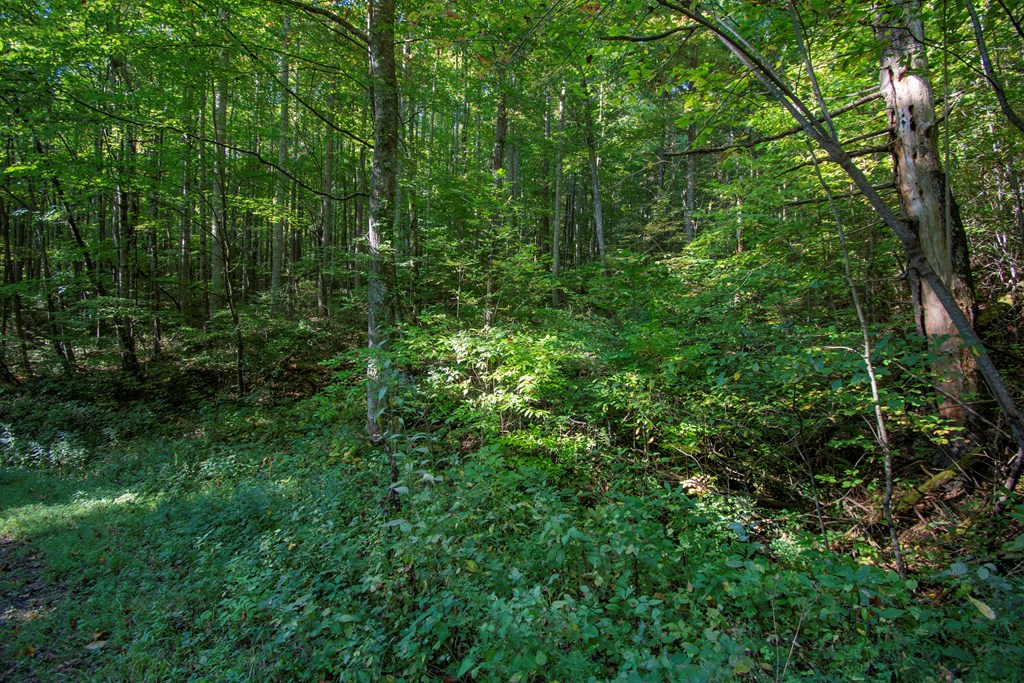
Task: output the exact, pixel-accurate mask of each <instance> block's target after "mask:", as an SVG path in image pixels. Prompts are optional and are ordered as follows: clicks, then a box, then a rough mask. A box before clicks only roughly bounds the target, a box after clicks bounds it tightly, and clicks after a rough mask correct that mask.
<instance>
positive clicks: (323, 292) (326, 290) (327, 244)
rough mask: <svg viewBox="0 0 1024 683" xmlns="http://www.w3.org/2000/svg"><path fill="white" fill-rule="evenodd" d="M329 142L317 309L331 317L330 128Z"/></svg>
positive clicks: (330, 105) (331, 103)
mask: <svg viewBox="0 0 1024 683" xmlns="http://www.w3.org/2000/svg"><path fill="white" fill-rule="evenodd" d="M327 109H328V111H329V112H333V110H334V93H333V92H332V93H331V94H330V95H329V96H328V98H327ZM324 133H325V135H326V136H327V140H326V142H325V143H324V177H323V183H322V184H323V192H324V195H323V197H322V201H321V205H320V218H321V226H320V244H319V249H318V253H317V269H316V275H317V282H316V298H317V308H319V309H320V314H321V315H323V316H325V317H326V316H329V315H330V313H331V309H330V306H329V305H328V302H329V300H330V290H331V276H330V273H329V272H328V271H329V270H330V268H331V263H330V259H331V253H332V250H333V248H334V200H332V199H331V197H330V195H332V194H334V131H332V130H331V128H330V127H329V126H328V127H326V128H325V131H324Z"/></svg>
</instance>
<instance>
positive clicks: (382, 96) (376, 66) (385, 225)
mask: <svg viewBox="0 0 1024 683" xmlns="http://www.w3.org/2000/svg"><path fill="white" fill-rule="evenodd" d="M368 14H369V21H368V27H369V36H370V79H371V82H372V85H373V133H374V134H373V145H374V146H373V162H372V166H371V172H370V202H369V204H370V206H369V221H368V229H367V246H368V251H369V257H370V264H369V265H370V267H369V273H368V278H367V280H368V282H367V284H368V292H367V333H368V340H367V344H368V346H369V349H370V358H369V361H368V363H367V369H366V378H367V385H366V399H367V400H366V431H367V432H368V434H369V436H370V438H371V440H373V441H379V440H380V439H381V438H382V437H383V433H382V429H381V419H380V418H381V416H382V415H383V412H384V411H385V410H386V408H387V401H388V398H387V391H388V388H389V387H388V384H389V383H388V381H387V375H388V374H389V371H388V370H387V369H386V368H385V367H384V362H383V360H384V359H383V358H382V355H383V354H382V353H381V352H382V351H384V352H385V353H386V351H387V349H386V345H387V342H388V327H389V325H390V320H389V311H390V305H389V301H388V299H389V296H390V292H389V291H388V290H389V288H388V283H387V281H386V279H385V277H386V274H387V273H388V272H389V271H390V268H388V265H387V258H388V254H387V252H386V250H385V249H384V237H385V236H386V235H387V234H388V233H390V231H391V230H392V228H393V222H394V213H395V196H396V185H397V172H398V126H399V118H398V77H397V74H396V71H395V30H394V24H395V0H370V3H369V13H368Z"/></svg>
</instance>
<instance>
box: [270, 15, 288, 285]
mask: <svg viewBox="0 0 1024 683" xmlns="http://www.w3.org/2000/svg"><path fill="white" fill-rule="evenodd" d="M288 32H289V22H288V15H287V13H285V19H284V27H283V28H282V37H281V110H280V117H279V119H278V131H277V132H278V137H277V165H278V167H279V168H284V167H285V165H286V164H287V163H288V136H289V132H288V127H289V126H288V123H289V119H288V79H289V73H288V69H289V64H288ZM275 185H276V188H277V189H276V193H275V196H274V208H275V212H276V214H277V220H275V221H274V242H273V248H272V251H271V254H270V296H271V299H272V300H273V301H274V304H275V305H277V304H279V303H280V298H281V272H282V271H283V269H284V235H285V232H287V230H288V219H287V211H288V208H287V203H288V180H287V178H285V177H284V175H283V174H282V173H281V172H280V171H278V172H277V173H276V175H275Z"/></svg>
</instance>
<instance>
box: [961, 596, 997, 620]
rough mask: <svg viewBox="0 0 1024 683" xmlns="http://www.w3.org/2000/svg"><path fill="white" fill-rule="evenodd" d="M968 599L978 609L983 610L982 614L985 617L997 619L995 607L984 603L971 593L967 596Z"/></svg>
mask: <svg viewBox="0 0 1024 683" xmlns="http://www.w3.org/2000/svg"><path fill="white" fill-rule="evenodd" d="M967 599H968V600H970V601H971V603H973V604H974V606H975V607H977V608H978V611H979V612H981V615H982V616H983V617H985V618H986V619H991V620H992V621H995V620H996V611H995V610H994V609H992V608H991V607H989V606H988V605H986V604H985V603H983V602H982V601H981V600H978V599H977V598H972V597H971V596H970V595H968V596H967Z"/></svg>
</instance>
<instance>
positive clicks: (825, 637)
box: [0, 261, 1024, 682]
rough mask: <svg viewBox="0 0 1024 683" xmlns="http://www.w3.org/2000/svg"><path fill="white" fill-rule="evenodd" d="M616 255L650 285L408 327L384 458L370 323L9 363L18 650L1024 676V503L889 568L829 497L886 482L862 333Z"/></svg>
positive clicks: (892, 381) (80, 666) (85, 660)
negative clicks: (203, 370)
mask: <svg viewBox="0 0 1024 683" xmlns="http://www.w3.org/2000/svg"><path fill="white" fill-rule="evenodd" d="M619 265H620V266H621V268H623V269H630V268H635V270H634V271H629V275H630V277H634V278H642V279H643V280H644V281H643V283H642V285H643V290H644V292H645V294H644V296H643V297H640V296H635V295H634V294H635V292H637V291H638V290H639V287H638V288H637V289H633V290H629V291H623V290H622V289H621V288H619V289H614V290H613V289H606V290H603V289H601V287H600V286H599V284H595V285H593V286H592V287H591V290H590V294H589V297H588V298H586V299H584V298H582V297H580V298H579V299H578V300H576V301H574V303H573V310H571V311H558V312H551V311H548V312H542V313H538V314H532V315H531V316H530V317H528V318H520V319H517V318H509V319H507V320H504V321H502V322H501V323H500V324H497V325H492V326H489V327H486V328H476V327H473V326H470V325H467V324H466V323H465V322H464V321H463V320H459V319H457V318H454V317H452V316H451V315H449V314H447V313H445V312H444V311H440V310H439V311H426V312H424V313H423V315H422V316H421V318H420V321H419V323H418V324H417V325H415V326H411V325H410V326H407V327H406V328H404V329H403V330H402V334H401V335H400V337H399V340H398V342H397V343H396V346H395V348H394V349H393V351H392V360H393V367H394V369H395V375H394V380H393V383H392V386H391V389H390V391H391V393H392V395H391V399H392V406H393V409H394V410H393V413H394V414H393V419H392V422H391V424H392V431H391V432H390V433H389V434H388V437H389V438H388V439H387V440H386V444H387V445H386V448H387V449H388V451H389V453H390V455H392V456H394V458H395V461H396V463H397V465H398V477H397V478H395V479H392V477H391V475H390V474H389V471H388V462H387V461H388V458H387V457H386V456H385V454H384V453H383V452H382V451H381V450H380V449H379V448H376V447H371V446H370V445H369V444H368V443H367V442H366V441H365V440H364V439H363V438H362V436H361V434H360V433H359V430H358V428H356V427H353V426H352V425H358V424H360V417H361V411H362V410H364V408H363V405H364V404H363V401H364V400H365V388H364V386H363V384H362V367H363V365H362V359H363V355H362V352H359V351H346V352H342V353H340V354H337V355H336V356H335V357H334V358H332V359H330V360H328V361H325V362H324V363H323V365H322V367H323V368H325V371H327V372H330V373H331V375H330V378H329V380H328V381H327V382H326V383H325V384H323V385H322V386H321V388H320V390H319V391H318V392H317V393H315V394H314V395H311V396H308V397H306V398H299V399H295V400H290V401H281V400H278V401H276V402H274V401H268V400H265V394H261V393H260V392H259V391H258V390H257V391H255V392H254V394H253V395H250V396H243V397H238V396H231V395H228V394H224V393H220V394H218V393H215V392H212V391H203V390H202V388H201V387H198V386H197V387H193V390H187V387H182V386H181V385H180V384H174V383H173V382H172V381H171V380H170V379H168V380H167V381H166V382H162V381H159V380H158V379H157V377H158V376H156V375H155V376H154V377H152V378H151V379H150V381H147V382H143V383H138V382H136V381H135V380H130V379H125V378H124V377H123V376H122V375H119V374H115V373H108V374H105V375H102V374H99V373H95V374H93V375H91V376H88V377H87V378H80V379H77V380H70V383H69V380H67V379H64V380H50V381H47V382H44V383H42V384H40V385H38V386H35V387H29V388H26V387H21V388H15V389H11V390H7V391H6V392H5V397H4V398H5V401H4V403H3V408H2V409H0V423H2V424H3V425H4V426H3V429H2V431H0V458H2V459H3V465H4V466H3V468H2V469H0V489H2V492H3V495H2V498H0V501H2V502H0V534H2V535H4V536H7V537H13V538H14V539H17V540H18V541H20V542H21V543H22V545H21V546H20V548H19V549H17V550H14V551H11V552H12V553H14V554H13V555H11V556H9V557H7V558H5V559H4V562H5V563H6V565H7V567H9V568H11V569H9V570H6V571H5V573H4V574H3V575H2V576H3V578H0V581H4V582H8V583H10V582H12V581H15V580H16V575H17V571H18V567H19V562H20V561H21V560H22V559H24V558H25V557H27V556H28V555H29V554H30V553H32V554H38V555H39V556H41V557H43V558H44V560H45V567H46V573H45V576H44V580H45V581H46V582H48V583H49V584H50V585H53V586H60V587H61V590H63V591H64V594H65V598H64V599H63V600H59V601H56V602H55V604H54V605H53V607H52V610H50V611H40V612H38V613H35V614H14V616H13V617H9V618H8V619H7V621H6V622H5V624H4V626H3V628H4V633H3V636H4V640H5V642H6V648H5V649H4V652H3V657H4V658H5V663H4V670H5V675H7V676H8V677H9V678H11V680H15V681H17V680H32V679H33V678H36V679H43V680H50V679H56V678H59V677H63V678H66V679H69V680H74V679H82V680H225V681H231V680H235V681H243V680H244V681H251V680H309V681H321V680H341V681H348V680H354V681H425V680H439V681H441V680H445V681H450V680H464V681H468V680H484V681H491V680H494V681H497V680H509V681H541V680H547V681H563V682H564V681H604V680H624V681H629V680H633V681H659V680H661V681H684V680H685V681H724V680H751V681H786V680H793V681H796V680H800V681H837V680H844V681H846V680H864V681H892V680H899V681H918V680H921V681H940V680H941V681H953V680H963V681H969V680H970V681H989V680H1014V679H1015V677H1019V676H1020V672H1019V662H1020V660H1021V657H1022V655H1024V653H1022V651H1021V645H1020V642H1021V633H1020V626H1019V623H1020V618H1019V617H1020V615H1021V614H1022V613H1024V604H1022V600H1024V596H1022V592H1021V588H1022V583H1021V578H1020V575H1019V573H1015V571H1016V567H1015V564H1014V563H1015V562H1018V561H1019V559H1014V558H1019V556H1020V551H1021V547H1020V546H1021V542H1020V540H1019V539H1017V540H1016V542H1014V541H1013V539H1014V537H1015V536H1016V535H1017V533H1018V532H1019V526H1014V524H1015V523H1016V522H1006V521H996V522H983V521H981V520H975V521H974V522H973V524H972V525H968V526H966V527H963V528H961V529H959V530H958V529H946V528H939V527H937V528H936V529H934V533H935V537H936V538H943V539H946V540H945V541H943V543H944V544H945V545H944V546H943V548H940V549H939V552H938V553H937V554H936V553H934V552H932V553H930V554H928V555H927V556H926V555H925V554H924V553H921V554H920V555H918V554H916V553H915V551H914V550H913V549H910V550H909V556H910V557H909V559H910V563H911V570H912V571H911V573H910V575H909V576H908V577H906V578H901V577H900V576H898V575H897V574H896V573H895V572H894V571H892V570H891V569H890V568H889V567H888V565H887V558H888V551H887V550H886V549H885V548H884V547H883V546H882V545H880V543H881V544H884V538H885V535H884V533H883V530H882V529H881V528H878V526H877V525H875V526H874V527H872V526H871V525H865V524H862V523H861V522H860V521H858V520H854V519H852V518H851V515H850V513H849V510H850V508H849V507H844V506H848V505H849V501H851V500H856V501H859V504H860V505H873V504H875V503H877V500H878V495H879V486H878V483H877V476H878V467H879V465H878V463H877V462H876V460H875V457H876V455H875V447H874V446H873V443H872V441H871V438H870V432H869V431H868V430H866V428H865V427H864V424H865V423H864V422H863V420H862V419H861V418H860V415H862V414H863V412H864V411H865V409H866V406H867V405H868V404H867V403H866V400H867V399H866V398H865V395H866V387H865V386H864V381H863V377H862V376H861V375H862V367H861V366H860V364H859V361H857V360H856V354H852V353H850V352H849V351H848V349H849V348H851V347H853V346H854V345H855V335H854V337H853V338H852V339H851V338H848V337H849V335H848V334H847V333H844V332H843V331H842V326H841V325H840V326H837V327H833V328H828V329H819V328H816V327H810V326H806V327H805V326H802V325H801V324H800V322H799V320H798V319H796V318H795V317H793V316H791V315H789V314H790V313H792V311H786V310H782V309H781V308H779V307H778V306H777V305H776V304H775V303H773V302H772V301H770V300H765V299H764V298H759V299H758V300H757V301H753V302H747V303H744V301H743V299H744V297H743V296H740V297H739V298H737V297H735V296H731V297H718V298H715V297H714V296H712V295H710V294H700V293H696V292H695V293H694V294H692V295H690V294H684V295H682V296H680V295H678V294H674V292H678V291H679V286H678V284H679V283H678V277H679V276H678V275H676V274H673V273H672V272H671V271H670V270H669V269H667V268H640V267H639V266H635V264H632V262H629V261H625V262H623V263H621V264H619ZM691 265H692V267H693V268H694V269H695V273H691V275H692V276H693V277H701V278H705V279H707V278H714V277H719V276H721V277H728V276H727V275H725V274H724V271H723V273H722V274H721V275H718V274H716V272H715V271H714V269H713V268H712V267H711V266H709V265H707V264H700V263H694V264H691ZM701 269H703V270H701ZM805 285H806V286H808V287H809V286H810V285H809V284H807V283H805ZM745 286H746V285H745ZM719 290H722V291H724V290H728V287H724V286H723V287H720V288H719ZM683 291H684V292H685V291H686V290H685V289H684V290H683ZM773 307H774V308H773ZM611 310H614V311H617V312H616V313H614V314H611V313H608V311H611ZM753 318H757V319H758V320H759V323H758V324H756V325H755V324H753V322H752V319H753ZM698 320H700V321H702V322H701V323H700V324H696V323H695V321H698ZM876 332H877V335H878V338H879V340H880V342H879V344H878V346H877V353H878V364H879V368H880V369H882V373H881V374H882V376H883V383H884V386H883V391H884V392H886V393H885V394H884V398H885V405H886V411H887V413H888V415H889V417H890V419H891V420H892V423H893V425H894V433H895V435H896V439H895V440H896V443H897V444H898V447H899V448H901V453H900V458H901V463H902V468H901V473H902V475H903V476H907V477H910V476H912V475H913V472H914V470H913V468H914V467H915V466H916V465H915V464H914V463H915V462H917V461H919V460H921V459H923V458H924V457H926V455H927V454H928V453H929V450H930V449H932V448H934V445H935V442H936V440H939V439H941V438H943V437H942V429H943V428H944V426H943V425H941V424H940V423H936V422H935V421H934V420H932V419H931V418H929V417H927V411H925V410H924V409H923V408H922V407H921V403H923V399H919V398H917V397H919V396H921V395H922V392H923V390H924V389H923V387H924V386H926V385H924V384H923V382H925V381H926V380H925V379H922V378H925V377H926V376H927V371H926V370H924V369H923V368H924V367H926V366H927V361H928V359H927V354H926V353H925V352H924V351H922V350H921V349H920V345H919V344H917V343H916V342H915V340H914V339H913V337H912V335H907V334H905V333H904V332H902V331H900V330H895V329H880V330H877V331H876ZM727 337H729V338H731V341H730V342H729V343H728V344H726V343H725V342H724V340H725V339H726V338H727ZM736 339H740V340H741V343H736V341H735V340H736ZM780 340H781V341H780ZM911 370H913V372H911ZM279 380H280V377H276V378H275V381H279ZM75 382H80V383H81V384H75ZM85 382H88V384H87V385H86V384H85ZM85 387H88V389H87V390H86V388H85ZM696 482H699V483H700V486H698V485H697V483H696ZM389 492H390V494H391V495H392V496H394V497H395V498H397V505H393V504H390V503H389V502H388V500H387V496H388V494H389ZM815 497H817V498H818V501H819V505H818V506H814V505H813V504H812V502H811V501H812V500H813V499H814V498H815ZM844 501H845V502H844ZM765 505H768V507H765ZM779 506H782V507H785V508H787V509H786V511H784V512H783V511H778V510H776V509H775V507H779ZM1016 520H1017V521H1024V510H1021V511H1019V512H1018V513H1017V514H1016ZM822 528H824V529H825V532H826V534H827V536H826V537H822V535H821V529H822ZM985 537H987V539H986V538H985ZM880 539H881V540H880ZM1005 541H1010V543H1009V544H1008V545H1006V546H1005V547H1001V545H1002V544H1003V543H1004V542H1005ZM986 543H987V546H986V545H985V544H986ZM1014 543H1015V544H1014ZM932 550H935V549H934V548H932ZM965 551H966V552H965ZM19 558H20V559H19Z"/></svg>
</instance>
